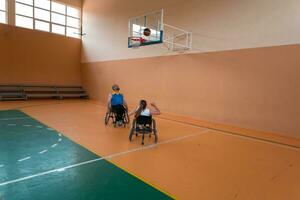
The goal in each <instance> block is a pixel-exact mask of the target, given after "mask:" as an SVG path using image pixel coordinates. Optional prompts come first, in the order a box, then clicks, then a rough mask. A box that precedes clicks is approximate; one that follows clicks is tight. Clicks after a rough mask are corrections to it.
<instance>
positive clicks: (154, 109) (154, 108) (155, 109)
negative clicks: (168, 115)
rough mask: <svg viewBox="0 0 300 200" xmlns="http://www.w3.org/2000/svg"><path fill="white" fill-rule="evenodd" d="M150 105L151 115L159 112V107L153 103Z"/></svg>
mask: <svg viewBox="0 0 300 200" xmlns="http://www.w3.org/2000/svg"><path fill="white" fill-rule="evenodd" d="M150 105H151V106H152V109H150V112H151V115H160V114H161V112H160V110H159V108H158V107H157V106H156V105H155V103H151V104H150Z"/></svg>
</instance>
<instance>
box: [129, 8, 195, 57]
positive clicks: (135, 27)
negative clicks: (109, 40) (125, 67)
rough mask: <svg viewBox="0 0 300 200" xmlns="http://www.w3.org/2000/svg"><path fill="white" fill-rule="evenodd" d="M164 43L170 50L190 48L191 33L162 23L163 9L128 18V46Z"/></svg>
mask: <svg viewBox="0 0 300 200" xmlns="http://www.w3.org/2000/svg"><path fill="white" fill-rule="evenodd" d="M160 43H164V46H165V47H167V49H168V50H170V51H177V52H185V51H188V50H191V48H192V33H191V32H189V31H186V30H183V29H181V28H178V27H176V26H171V25H168V24H165V23H164V11H163V9H161V10H158V11H154V12H150V13H146V14H144V15H141V16H138V17H132V18H130V19H129V24H128V48H137V47H140V46H147V45H153V44H160Z"/></svg>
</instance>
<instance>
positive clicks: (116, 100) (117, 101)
mask: <svg viewBox="0 0 300 200" xmlns="http://www.w3.org/2000/svg"><path fill="white" fill-rule="evenodd" d="M123 102H124V98H123V94H113V95H112V97H111V105H112V106H116V105H123Z"/></svg>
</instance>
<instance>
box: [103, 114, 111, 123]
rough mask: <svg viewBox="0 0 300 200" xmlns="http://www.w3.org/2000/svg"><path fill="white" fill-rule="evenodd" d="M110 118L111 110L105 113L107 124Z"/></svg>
mask: <svg viewBox="0 0 300 200" xmlns="http://www.w3.org/2000/svg"><path fill="white" fill-rule="evenodd" d="M109 118H110V114H109V112H107V113H106V114H105V118H104V124H105V125H107V124H108V122H109Z"/></svg>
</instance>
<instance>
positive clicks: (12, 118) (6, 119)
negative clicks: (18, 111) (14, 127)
mask: <svg viewBox="0 0 300 200" xmlns="http://www.w3.org/2000/svg"><path fill="white" fill-rule="evenodd" d="M6 111H7V110H6ZM18 119H30V117H11V118H0V121H9V120H18Z"/></svg>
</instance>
